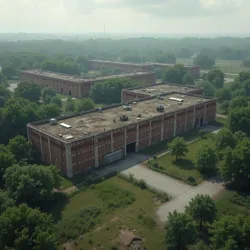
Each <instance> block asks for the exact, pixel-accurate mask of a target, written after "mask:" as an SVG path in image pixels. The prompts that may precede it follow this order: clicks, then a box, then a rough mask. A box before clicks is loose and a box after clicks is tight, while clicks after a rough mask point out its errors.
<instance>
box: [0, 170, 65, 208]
mask: <svg viewBox="0 0 250 250" xmlns="http://www.w3.org/2000/svg"><path fill="white" fill-rule="evenodd" d="M4 178H5V186H6V188H7V190H8V191H9V194H10V196H11V197H12V198H13V199H14V200H16V202H17V203H27V204H28V205H30V206H32V207H37V206H39V207H40V208H46V207H47V206H48V204H46V203H47V202H49V201H51V200H52V199H53V198H54V195H53V189H55V188H58V186H59V184H60V177H59V174H58V170H57V168H56V167H55V166H38V165H30V166H22V167H20V166H12V167H9V168H8V169H7V170H6V172H5V177H4Z"/></svg>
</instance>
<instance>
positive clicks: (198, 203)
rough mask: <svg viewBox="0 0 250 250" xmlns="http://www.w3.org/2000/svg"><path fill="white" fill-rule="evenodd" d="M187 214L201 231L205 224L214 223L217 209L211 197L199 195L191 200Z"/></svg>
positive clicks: (186, 210) (187, 207)
mask: <svg viewBox="0 0 250 250" xmlns="http://www.w3.org/2000/svg"><path fill="white" fill-rule="evenodd" d="M185 212H186V213H187V214H189V215H190V216H191V218H192V219H194V220H195V221H196V222H197V223H198V224H199V227H200V229H201V228H202V226H203V223H204V222H209V223H212V222H213V221H214V219H215V216H216V207H215V203H214V201H213V200H212V199H211V197H210V196H209V195H203V194H198V195H196V196H195V197H194V198H192V199H191V201H190V202H189V204H188V205H187V206H186V208H185Z"/></svg>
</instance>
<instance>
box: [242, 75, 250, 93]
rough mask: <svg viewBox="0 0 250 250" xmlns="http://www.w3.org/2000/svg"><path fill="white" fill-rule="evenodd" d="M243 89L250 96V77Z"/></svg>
mask: <svg viewBox="0 0 250 250" xmlns="http://www.w3.org/2000/svg"><path fill="white" fill-rule="evenodd" d="M243 89H244V92H245V95H247V96H250V79H247V80H245V81H244V82H243Z"/></svg>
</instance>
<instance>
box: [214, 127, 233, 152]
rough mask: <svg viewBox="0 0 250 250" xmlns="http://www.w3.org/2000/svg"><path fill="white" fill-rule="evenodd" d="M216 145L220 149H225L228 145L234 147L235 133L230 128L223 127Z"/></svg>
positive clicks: (218, 134)
mask: <svg viewBox="0 0 250 250" xmlns="http://www.w3.org/2000/svg"><path fill="white" fill-rule="evenodd" d="M215 145H216V149H217V150H218V151H221V150H223V149H225V148H226V147H231V148H233V147H234V146H235V138H234V136H233V133H232V132H231V130H229V129H228V128H222V129H221V130H220V131H219V132H218V133H217V134H216V137H215Z"/></svg>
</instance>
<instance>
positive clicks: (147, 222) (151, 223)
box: [139, 215, 156, 229]
mask: <svg viewBox="0 0 250 250" xmlns="http://www.w3.org/2000/svg"><path fill="white" fill-rule="evenodd" d="M139 220H140V221H141V223H142V224H143V225H144V226H145V227H147V228H149V229H153V228H154V227H155V226H156V222H155V220H154V218H153V217H151V216H146V215H142V216H140V218H139Z"/></svg>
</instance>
